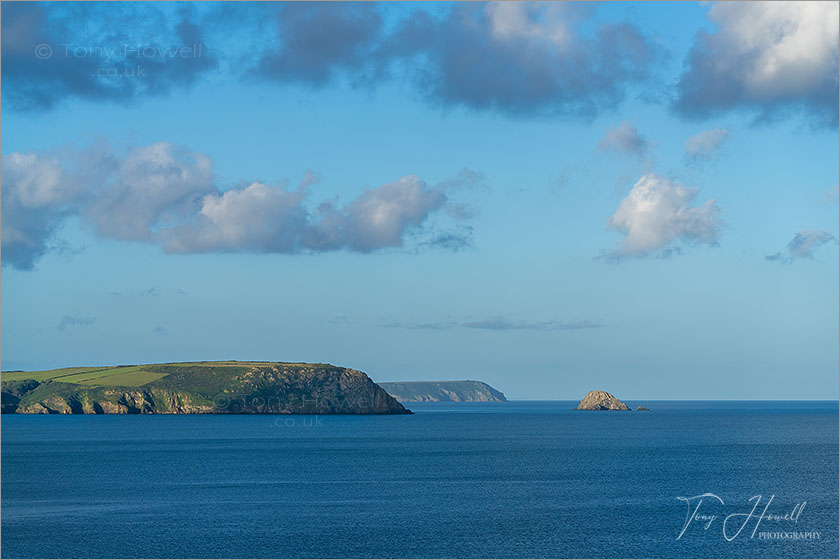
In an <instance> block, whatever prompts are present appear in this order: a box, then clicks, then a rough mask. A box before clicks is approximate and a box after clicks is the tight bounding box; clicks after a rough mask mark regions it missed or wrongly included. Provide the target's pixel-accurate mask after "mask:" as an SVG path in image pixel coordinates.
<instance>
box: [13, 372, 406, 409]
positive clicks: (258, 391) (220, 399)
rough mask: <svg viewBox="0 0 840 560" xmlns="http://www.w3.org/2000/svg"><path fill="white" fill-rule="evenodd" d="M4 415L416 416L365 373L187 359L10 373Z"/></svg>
mask: <svg viewBox="0 0 840 560" xmlns="http://www.w3.org/2000/svg"><path fill="white" fill-rule="evenodd" d="M0 379H2V395H1V396H2V411H3V413H20V414H410V411H409V410H407V409H406V408H405V407H403V406H402V405H401V404H400V403H398V402H397V401H396V400H395V399H394V398H393V397H391V396H390V395H389V394H388V393H387V392H385V391H384V390H383V389H382V388H381V387H379V386H378V385H377V384H376V383H374V382H373V381H372V380H371V379H370V378H369V377H368V376H367V375H366V374H364V373H363V372H361V371H358V370H353V369H348V368H343V367H338V366H333V365H330V364H304V363H284V362H238V361H226V362H184V363H166V364H144V365H122V366H107V367H102V366H99V367H97V366H92V367H72V368H62V369H52V370H44V371H10V372H3V373H2V375H0Z"/></svg>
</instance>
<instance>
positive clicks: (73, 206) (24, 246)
mask: <svg viewBox="0 0 840 560" xmlns="http://www.w3.org/2000/svg"><path fill="white" fill-rule="evenodd" d="M2 166H3V188H2V209H3V216H2V226H1V227H2V252H3V264H8V265H11V266H14V267H16V268H19V269H23V270H28V269H31V268H32V267H33V266H34V264H35V261H36V260H37V259H38V258H40V257H41V256H42V255H43V254H44V253H46V252H47V251H48V250H49V249H50V247H51V246H52V247H53V248H60V247H61V245H60V244H58V245H56V243H54V239H53V237H54V234H55V232H56V230H57V229H58V227H59V226H60V225H61V223H62V221H63V220H64V219H65V218H66V217H68V216H70V215H73V214H75V213H77V212H78V211H79V210H80V208H81V207H82V205H83V203H84V201H85V200H87V199H88V198H89V192H88V188H89V186H90V185H91V184H96V183H97V182H99V181H101V179H102V177H103V176H104V175H106V174H107V173H108V172H109V170H110V169H111V168H112V162H111V161H110V159H109V158H108V156H107V153H105V152H104V151H103V149H102V147H101V146H100V145H94V146H92V147H91V148H89V149H88V150H83V151H78V150H72V149H65V150H55V151H45V152H30V153H12V154H7V155H4V156H3V158H2Z"/></svg>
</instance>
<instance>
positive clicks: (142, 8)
mask: <svg viewBox="0 0 840 560" xmlns="http://www.w3.org/2000/svg"><path fill="white" fill-rule="evenodd" d="M177 12H178V13H177V14H175V15H174V16H173V14H171V13H169V12H168V11H167V10H165V9H164V8H162V7H160V6H157V5H155V4H153V3H142V4H131V3H125V4H114V3H109V4H101V5H100V4H97V3H85V2H76V3H67V4H63V5H62V4H49V3H35V2H8V3H3V5H2V22H3V24H2V25H3V29H2V65H3V97H4V101H5V102H7V103H8V104H9V106H10V107H11V108H12V109H14V110H45V109H50V108H52V107H54V106H56V105H58V104H61V103H63V102H64V101H66V100H69V99H83V100H87V101H96V102H101V101H112V102H118V103H128V102H131V101H133V100H135V99H138V98H141V97H146V96H149V95H157V94H164V93H167V92H169V91H171V90H173V89H175V88H178V87H188V86H190V85H191V84H193V83H195V82H196V81H197V80H198V79H199V77H200V76H202V75H203V74H205V73H207V72H208V71H210V70H212V69H214V68H216V66H217V59H216V58H215V56H214V55H213V51H212V50H211V49H209V48H208V47H207V45H206V44H205V42H204V39H203V35H202V32H201V25H200V23H199V22H198V21H197V16H196V14H195V9H194V8H193V7H190V6H188V5H180V6H179V7H178V9H177ZM80 22H84V25H80ZM181 48H184V49H187V50H178V49H181ZM144 49H146V50H144Z"/></svg>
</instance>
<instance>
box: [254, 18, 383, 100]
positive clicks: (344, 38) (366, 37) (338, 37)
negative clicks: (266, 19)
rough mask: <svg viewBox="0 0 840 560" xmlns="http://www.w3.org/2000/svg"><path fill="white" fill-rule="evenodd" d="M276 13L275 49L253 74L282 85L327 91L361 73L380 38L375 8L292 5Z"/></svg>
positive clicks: (264, 55) (266, 53)
mask: <svg viewBox="0 0 840 560" xmlns="http://www.w3.org/2000/svg"><path fill="white" fill-rule="evenodd" d="M272 9H274V10H276V13H275V14H274V17H273V18H272V19H273V20H274V21H273V23H274V25H275V26H276V44H275V45H272V46H269V47H268V48H266V49H265V50H264V51H263V52H262V53H261V55H260V57H259V60H258V62H257V64H256V66H255V68H254V69H253V70H252V72H253V73H254V74H256V75H258V76H264V77H269V78H271V79H275V80H281V81H297V82H303V83H307V84H309V85H313V86H320V85H324V84H326V83H327V82H329V81H330V80H331V79H332V78H333V77H334V76H336V75H337V74H338V73H339V72H345V73H346V72H350V73H357V72H362V71H363V69H364V67H365V66H366V65H367V64H368V63H369V61H370V59H371V55H372V51H373V49H374V48H376V45H377V43H378V42H379V40H381V37H382V16H381V15H380V13H379V9H378V7H377V6H376V5H375V4H367V3H348V4H341V3H339V4H334V3H330V2H314V3H306V2H290V3H285V4H282V5H279V6H277V7H274V6H272Z"/></svg>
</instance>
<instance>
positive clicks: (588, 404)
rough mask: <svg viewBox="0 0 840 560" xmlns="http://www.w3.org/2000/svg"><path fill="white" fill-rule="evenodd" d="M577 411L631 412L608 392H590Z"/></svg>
mask: <svg viewBox="0 0 840 560" xmlns="http://www.w3.org/2000/svg"><path fill="white" fill-rule="evenodd" d="M575 410H630V407H628V406H627V405H626V404H624V403H623V402H621V401H620V400H618V399H617V398H615V397H614V396H613V395H612V394H611V393H607V392H606V391H589V393H587V395H586V396H585V397H583V400H582V401H580V404H579V405H577V407H576V408H575Z"/></svg>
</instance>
